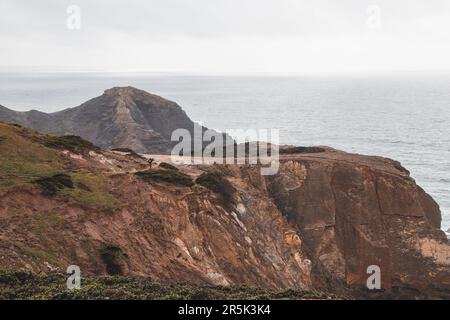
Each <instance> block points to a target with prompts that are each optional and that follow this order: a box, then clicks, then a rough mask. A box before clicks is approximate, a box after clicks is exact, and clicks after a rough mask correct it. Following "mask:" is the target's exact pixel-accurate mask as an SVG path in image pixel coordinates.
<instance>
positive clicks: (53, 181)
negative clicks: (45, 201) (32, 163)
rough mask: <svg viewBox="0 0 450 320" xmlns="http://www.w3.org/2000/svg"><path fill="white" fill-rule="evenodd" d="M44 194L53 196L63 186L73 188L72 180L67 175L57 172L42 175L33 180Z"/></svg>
mask: <svg viewBox="0 0 450 320" xmlns="http://www.w3.org/2000/svg"><path fill="white" fill-rule="evenodd" d="M35 183H37V184H38V185H39V186H40V187H41V189H42V192H43V193H44V194H45V195H48V196H54V195H56V194H57V193H58V191H61V190H63V189H64V188H70V189H73V182H72V179H71V178H70V176H69V175H67V174H64V173H58V174H55V175H53V176H51V177H43V178H39V179H37V180H35Z"/></svg>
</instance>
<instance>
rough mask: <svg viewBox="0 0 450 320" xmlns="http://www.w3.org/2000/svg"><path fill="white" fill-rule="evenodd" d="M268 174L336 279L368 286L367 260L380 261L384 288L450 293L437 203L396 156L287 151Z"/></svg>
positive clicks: (447, 250) (449, 251)
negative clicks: (274, 172) (276, 168)
mask: <svg viewBox="0 0 450 320" xmlns="http://www.w3.org/2000/svg"><path fill="white" fill-rule="evenodd" d="M269 181H270V184H269V190H270V194H271V196H272V197H273V199H274V202H275V203H276V205H277V206H278V208H279V209H280V210H281V212H282V213H283V215H285V216H286V217H287V219H288V221H289V222H290V223H291V224H292V225H293V226H295V227H296V228H297V230H298V232H299V235H300V237H301V238H302V239H303V241H304V243H305V246H306V247H307V248H308V252H310V253H311V254H312V257H311V258H312V260H313V261H314V262H317V263H319V264H320V266H321V267H323V268H324V269H325V270H326V271H327V272H328V273H330V274H331V275H332V277H333V278H334V279H335V280H337V281H338V282H339V280H341V281H344V282H345V283H347V284H348V285H349V286H351V287H352V288H356V287H361V288H365V286H366V281H367V278H368V275H367V273H366V272H367V267H368V266H370V265H378V266H379V267H380V269H381V281H382V288H383V290H384V291H385V294H389V295H394V296H395V295H397V296H400V295H404V296H408V297H421V296H426V295H427V294H429V295H431V296H436V297H440V296H447V297H448V295H449V293H450V245H449V243H448V241H447V239H446V237H445V234H444V232H442V231H441V230H439V227H440V217H441V216H440V211H439V207H438V205H437V204H436V203H435V202H434V200H433V199H432V198H431V197H430V196H429V195H427V194H426V193H425V192H424V191H423V190H422V189H421V188H420V187H418V186H417V185H416V183H415V182H414V180H413V179H412V178H411V177H409V173H408V172H407V171H406V170H405V169H403V168H401V166H399V164H398V163H397V162H395V161H392V160H389V159H383V158H380V157H367V156H360V155H350V154H346V153H343V152H338V151H336V150H332V149H327V152H324V153H317V154H310V155H307V154H304V155H298V156H290V157H285V158H284V160H283V163H282V165H281V169H280V172H279V173H278V174H277V175H276V176H273V177H271V178H269ZM315 271H317V272H323V269H320V268H317V270H313V273H314V272H315ZM318 278H319V279H320V276H319V277H318ZM319 283H320V281H319V282H318V284H319ZM365 291H368V290H362V291H361V292H362V293H364V292H365ZM372 294H373V293H372ZM369 296H370V295H369Z"/></svg>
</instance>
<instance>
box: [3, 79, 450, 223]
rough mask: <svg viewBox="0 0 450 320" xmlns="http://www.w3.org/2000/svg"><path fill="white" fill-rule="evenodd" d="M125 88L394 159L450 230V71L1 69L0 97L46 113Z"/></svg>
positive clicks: (221, 117) (225, 121)
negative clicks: (239, 72)
mask: <svg viewBox="0 0 450 320" xmlns="http://www.w3.org/2000/svg"><path fill="white" fill-rule="evenodd" d="M127 85H132V86H135V87H137V88H139V89H143V90H146V91H148V92H151V93H154V94H158V95H161V96H163V97H165V98H168V99H170V100H174V101H176V102H177V103H178V104H179V105H180V106H182V108H183V109H184V110H185V111H186V112H187V114H188V115H189V116H190V117H191V119H193V120H194V121H198V122H201V123H202V124H203V125H205V126H207V127H210V128H214V129H218V130H224V129H271V128H274V129H279V130H280V142H281V143H285V144H296V145H303V146H309V145H328V146H331V147H334V148H337V149H341V150H344V151H348V152H353V153H361V154H367V155H379V156H384V157H389V158H392V159H396V160H398V161H400V162H401V163H402V165H403V166H405V167H406V168H407V169H408V170H410V172H411V175H412V177H413V178H414V179H415V180H416V181H417V183H418V184H419V185H420V186H422V187H423V188H424V189H425V190H426V191H427V192H428V193H429V194H430V195H432V196H433V198H434V199H435V200H436V201H437V202H438V203H439V205H440V207H441V211H442V213H443V221H442V229H443V230H447V229H449V228H450V192H449V191H450V75H449V76H420V77H419V76H395V77H388V76H370V77H356V76H355V77H338V76H331V77H319V76H286V75H234V76H233V75H182V74H147V73H134V74H133V73H119V74H116V73H32V74H27V73H1V74H0V104H1V105H3V106H5V107H8V108H12V109H14V110H30V109H36V110H41V111H45V112H53V111H58V110H61V109H64V108H66V107H74V106H77V105H79V104H81V103H82V102H84V101H86V100H88V99H90V98H93V97H95V96H98V95H101V94H102V93H103V91H104V90H105V89H107V88H110V87H114V86H127Z"/></svg>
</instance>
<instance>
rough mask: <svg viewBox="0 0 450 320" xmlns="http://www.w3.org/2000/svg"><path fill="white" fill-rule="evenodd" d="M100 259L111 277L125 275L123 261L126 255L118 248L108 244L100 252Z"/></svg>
mask: <svg viewBox="0 0 450 320" xmlns="http://www.w3.org/2000/svg"><path fill="white" fill-rule="evenodd" d="M100 257H101V258H102V260H103V263H104V264H105V266H106V272H108V274H110V275H119V274H122V273H123V270H122V260H123V258H124V253H123V251H122V249H121V248H120V247H118V246H115V245H112V244H108V245H105V246H104V247H103V248H102V249H101V250H100Z"/></svg>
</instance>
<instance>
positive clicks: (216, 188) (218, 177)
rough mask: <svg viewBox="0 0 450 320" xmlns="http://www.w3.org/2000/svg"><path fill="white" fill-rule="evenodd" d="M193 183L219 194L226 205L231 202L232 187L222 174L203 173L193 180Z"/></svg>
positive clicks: (214, 172)
mask: <svg viewBox="0 0 450 320" xmlns="http://www.w3.org/2000/svg"><path fill="white" fill-rule="evenodd" d="M195 183H197V184H199V185H201V186H204V187H206V188H208V189H210V190H211V191H213V192H216V193H218V194H220V196H221V197H222V199H223V201H224V202H225V204H226V205H230V204H231V203H232V202H233V194H234V191H235V190H234V187H233V185H232V184H231V183H230V181H228V180H227V178H225V175H224V174H223V173H222V172H219V171H213V172H204V173H202V174H201V175H200V176H199V177H198V178H197V180H195Z"/></svg>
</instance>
